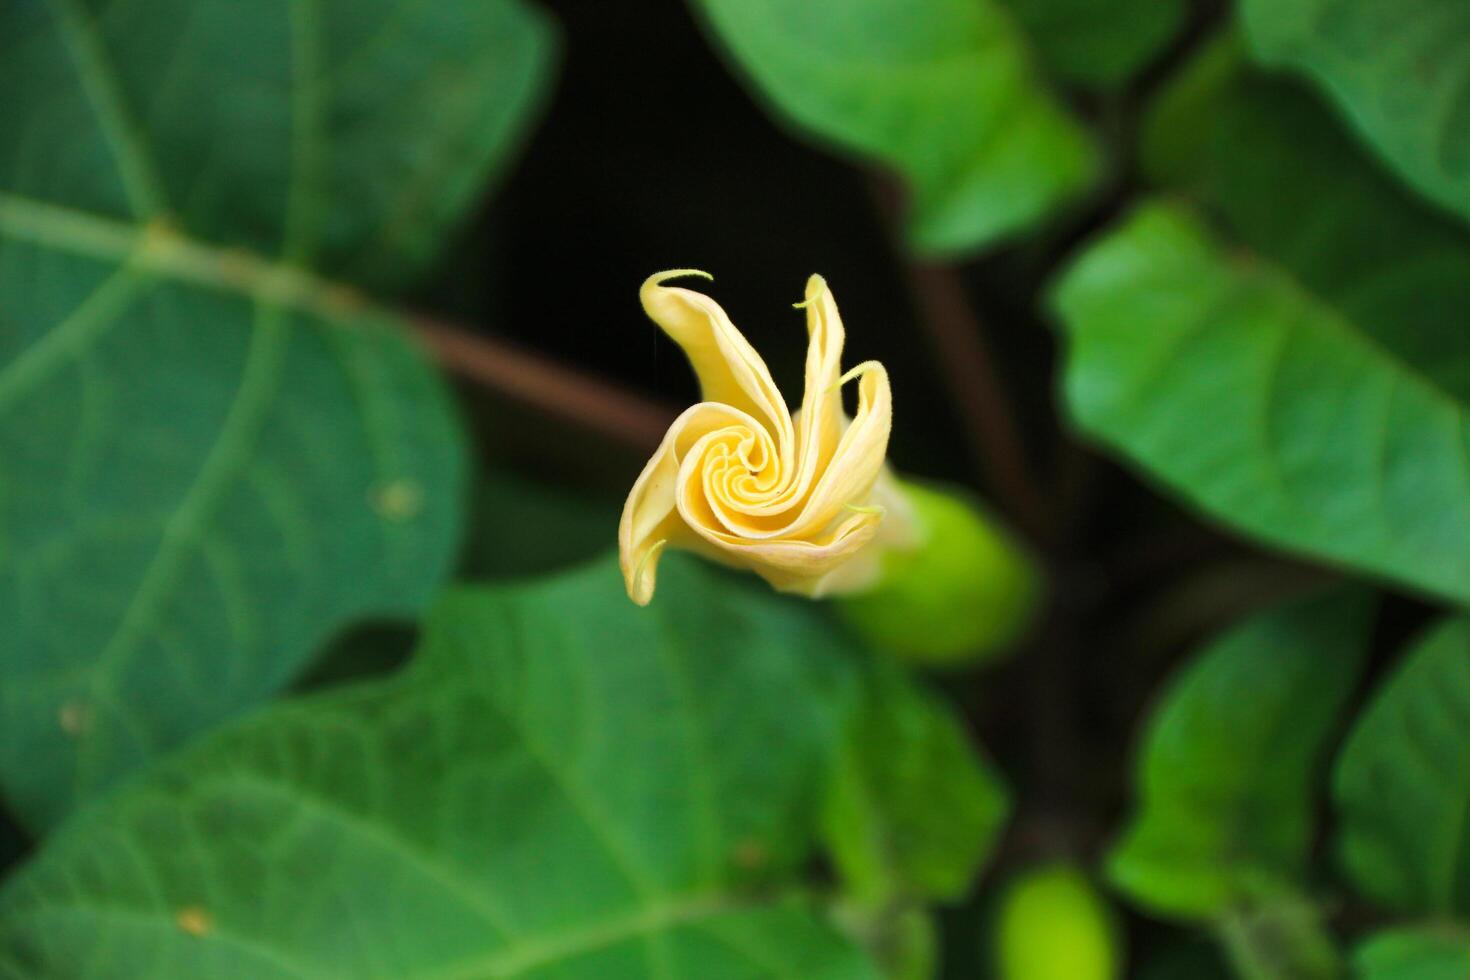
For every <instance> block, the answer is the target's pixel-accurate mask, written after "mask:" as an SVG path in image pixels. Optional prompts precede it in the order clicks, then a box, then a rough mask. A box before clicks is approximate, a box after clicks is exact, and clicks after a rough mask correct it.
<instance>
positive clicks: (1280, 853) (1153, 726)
mask: <svg viewBox="0 0 1470 980" xmlns="http://www.w3.org/2000/svg"><path fill="white" fill-rule="evenodd" d="M1369 609H1370V606H1369V603H1368V602H1367V601H1366V599H1365V598H1364V597H1363V596H1361V595H1359V594H1357V593H1333V594H1329V595H1327V596H1324V597H1319V598H1314V599H1310V600H1306V601H1299V602H1294V603H1291V604H1288V605H1284V606H1280V607H1278V608H1276V609H1274V610H1271V611H1269V612H1265V613H1261V614H1259V615H1257V616H1255V617H1254V618H1252V619H1249V620H1247V621H1246V622H1244V623H1243V624H1241V625H1239V626H1236V627H1235V628H1233V629H1232V630H1230V631H1229V632H1227V633H1226V634H1225V635H1223V636H1222V637H1220V638H1219V639H1217V640H1215V641H1214V642H1213V643H1212V644H1210V645H1209V646H1208V647H1206V648H1205V649H1204V650H1203V651H1202V652H1201V653H1200V654H1198V655H1197V656H1196V658H1195V659H1194V661H1193V662H1192V663H1190V664H1189V665H1188V666H1187V667H1186V668H1185V670H1184V671H1183V673H1182V674H1181V675H1180V676H1179V678H1178V679H1177V680H1175V681H1174V682H1172V683H1171V685H1170V688H1169V690H1168V691H1167V692H1166V693H1165V695H1164V698H1163V700H1162V701H1161V702H1160V704H1159V705H1158V707H1157V708H1155V709H1154V712H1153V716H1152V718H1151V720H1150V722H1149V728H1148V734H1147V736H1146V738H1145V740H1144V743H1143V747H1142V749H1141V751H1140V753H1139V759H1138V763H1137V769H1138V777H1137V778H1138V796H1139V799H1138V804H1137V805H1138V810H1137V813H1136V814H1135V816H1134V818H1133V820H1132V823H1131V824H1130V825H1129V827H1128V829H1127V831H1126V833H1125V834H1124V836H1123V838H1122V840H1121V841H1120V842H1119V843H1118V844H1117V845H1116V846H1115V847H1114V848H1113V851H1112V853H1111V854H1110V855H1109V859H1108V871H1109V875H1110V877H1111V878H1112V880H1113V882H1114V884H1115V885H1116V886H1117V887H1118V888H1120V889H1122V890H1123V891H1124V892H1125V893H1126V894H1127V895H1128V896H1129V897H1130V898H1131V899H1132V900H1133V901H1135V902H1137V903H1138V904H1139V905H1142V906H1144V907H1146V908H1148V909H1151V910H1153V911H1154V912H1157V913H1160V914H1164V915H1170V916H1177V917H1180V918H1190V919H1206V918H1215V917H1219V916H1222V915H1224V914H1225V913H1226V912H1227V911H1229V910H1231V909H1232V908H1234V907H1237V906H1240V905H1243V904H1255V903H1257V902H1258V901H1260V900H1263V899H1270V898H1274V897H1276V896H1279V895H1282V894H1287V893H1289V892H1290V890H1291V888H1292V886H1293V883H1294V882H1295V880H1296V879H1297V878H1298V877H1299V876H1300V875H1301V873H1302V872H1303V870H1304V867H1305V864H1306V860H1307V856H1308V851H1309V848H1310V845H1311V841H1312V836H1313V834H1312V831H1313V827H1312V804H1313V795H1314V792H1315V787H1314V776H1315V775H1316V772H1317V767H1318V764H1319V763H1320V762H1321V761H1322V760H1321V756H1322V753H1323V751H1324V750H1325V748H1326V742H1327V739H1328V737H1329V735H1330V734H1331V733H1332V728H1333V724H1334V722H1335V720H1336V718H1337V715H1338V712H1339V711H1340V709H1341V708H1342V705H1343V702H1344V701H1345V700H1346V699H1347V697H1348V694H1349V693H1350V692H1351V690H1352V687H1353V684H1354V681H1355V680H1356V679H1357V676H1358V671H1359V668H1360V665H1361V663H1362V660H1363V655H1364V652H1365V650H1366V647H1367V633H1368V619H1369Z"/></svg>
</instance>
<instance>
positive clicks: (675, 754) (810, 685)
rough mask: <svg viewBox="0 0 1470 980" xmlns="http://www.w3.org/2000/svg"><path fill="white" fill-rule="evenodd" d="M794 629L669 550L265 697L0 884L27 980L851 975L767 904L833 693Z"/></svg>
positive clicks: (823, 638)
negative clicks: (650, 565) (344, 680)
mask: <svg viewBox="0 0 1470 980" xmlns="http://www.w3.org/2000/svg"><path fill="white" fill-rule="evenodd" d="M849 653H850V651H848V650H846V649H845V648H844V647H843V646H842V644H841V642H840V640H839V639H838V638H837V636H836V635H835V634H834V633H833V632H832V631H831V630H830V628H829V627H828V626H827V625H826V624H825V622H824V621H823V620H822V618H821V617H820V615H819V614H818V613H817V612H816V611H815V610H814V609H812V608H810V607H808V606H803V605H801V604H798V603H791V602H787V601H784V600H781V599H779V598H776V597H774V596H770V595H768V594H765V593H762V592H759V591H754V590H749V589H746V588H743V587H741V586H740V585H739V584H738V583H737V582H735V581H734V580H732V579H731V578H729V577H728V576H726V575H724V574H722V573H720V572H717V571H714V570H710V569H707V568H705V567H703V566H700V565H698V564H697V563H695V562H693V561H691V560H680V559H678V558H675V559H672V560H671V564H670V565H669V567H668V570H667V571H666V572H664V574H663V575H662V576H661V578H660V581H659V595H658V600H657V601H656V602H655V603H654V604H653V606H651V607H650V608H648V609H639V608H637V607H635V606H634V605H633V604H632V603H630V602H628V600H627V598H626V596H625V595H624V594H623V588H622V582H621V579H620V577H619V575H618V573H617V569H616V567H615V565H614V564H613V563H612V562H611V561H604V562H600V563H598V564H596V565H594V566H590V567H588V568H586V569H583V570H580V571H578V572H575V573H573V574H569V575H565V576H562V577H559V578H554V579H548V580H544V581H541V582H536V583H533V584H530V585H524V586H503V587H495V588H485V589H474V590H471V589H465V590H462V591H459V592H456V593H453V594H451V595H450V596H449V597H447V598H446V599H444V600H443V601H442V602H441V603H440V604H439V606H438V607H437V608H436V611H435V613H434V614H433V615H432V616H431V617H430V618H429V620H428V624H427V632H426V636H425V639H424V642H423V645H422V647H421V649H420V652H419V654H418V657H417V659H416V660H415V661H414V663H413V665H412V666H411V667H410V668H409V669H408V670H407V671H406V672H405V673H404V674H403V675H401V676H399V677H398V678H395V679H391V680H388V681H384V682H378V683H370V684H363V685H359V686H356V687H349V688H343V689H339V690H338V691H335V692H330V693H327V694H324V695H320V696H317V697H313V698H309V699H306V700H303V701H300V702H295V703H285V704H281V705H278V706H275V707H273V708H271V709H269V710H267V711H265V712H262V713H260V714H258V715H255V716H254V717H252V718H250V719H247V720H245V721H242V722H239V723H237V724H236V725H234V726H232V727H230V728H228V729H226V730H224V731H222V732H220V733H218V734H216V735H215V736H212V737H210V738H208V739H206V740H204V741H203V742H201V743H199V744H198V745H197V746H196V747H194V748H192V749H191V750H188V751H186V752H185V753H183V754H182V755H181V756H180V757H177V758H176V759H174V760H171V761H169V762H167V763H164V764H163V765H161V766H159V767H157V768H155V769H154V770H152V771H150V772H149V773H148V774H146V775H145V777H144V778H142V779H140V780H138V781H136V782H134V783H132V784H131V785H130V786H129V787H128V788H126V789H125V790H122V791H120V792H119V793H118V794H116V795H114V796H113V797H111V798H110V799H108V800H107V801H105V802H104V803H102V804H100V805H98V806H95V807H91V808H89V809H88V810H86V811H85V812H83V813H81V814H79V815H78V816H77V818H76V819H74V820H73V821H71V822H70V823H68V825H67V826H66V827H65V828H63V829H62V830H61V831H60V832H58V833H57V834H55V835H53V836H52V837H51V839H50V840H49V841H48V842H47V843H46V844H45V846H44V847H43V848H42V850H41V852H40V854H39V855H38V856H37V857H36V858H35V860H34V861H33V862H32V863H31V864H29V865H28V866H27V867H26V868H25V869H23V870H22V871H21V872H20V873H19V874H18V875H17V876H16V877H15V878H13V879H12V881H11V882H10V883H9V885H8V886H7V888H6V889H5V890H4V891H3V893H0V950H5V951H8V952H9V953H10V955H11V956H12V958H14V959H16V960H17V961H18V962H20V963H22V964H24V965H26V966H27V967H28V968H29V969H30V970H31V971H32V972H33V974H35V975H38V976H46V977H56V978H65V977H72V976H81V975H84V973H85V972H86V971H87V969H89V967H90V966H92V965H95V964H96V963H97V962H98V961H99V960H98V959H97V958H98V957H103V956H105V958H106V960H105V962H106V963H107V965H108V971H109V972H110V973H111V974H113V975H116V976H127V977H149V978H159V980H168V978H171V977H179V978H193V977H202V976H211V977H241V978H245V977H248V978H250V980H266V978H275V977H282V978H285V977H294V978H315V977H369V976H378V977H392V978H394V980H415V978H436V980H444V978H453V977H463V978H466V980H468V978H471V977H537V978H550V977H556V978H557V980H573V978H583V977H585V978H589V980H592V978H595V980H617V978H623V977H627V978H634V980H636V978H642V977H649V976H659V977H666V978H670V980H672V978H676V977H688V978H698V980H706V978H715V977H730V978H736V977H741V978H744V977H765V976H770V977H793V976H795V977H803V978H806V977H813V978H826V980H838V978H844V980H845V978H863V980H867V978H874V976H875V974H874V972H873V970H872V968H871V967H870V966H869V965H868V964H867V963H866V962H865V960H864V959H863V958H862V957H861V955H860V954H858V953H857V952H856V951H855V950H854V949H852V948H851V947H850V946H848V945H846V944H845V943H844V942H843V941H842V940H840V939H839V938H838V937H837V936H836V935H835V934H834V933H833V932H832V931H831V930H830V929H829V928H827V927H826V926H825V925H823V924H822V923H821V922H820V921H819V919H818V918H817V916H816V915H815V914H814V913H813V911H812V909H811V908H810V906H809V905H808V904H807V903H806V902H803V901H801V900H800V899H798V898H795V897H788V898H786V899H781V898H779V897H776V896H778V895H780V894H782V893H783V891H784V892H787V893H788V894H789V888H788V887H783V886H788V885H789V883H790V882H791V879H792V875H793V874H794V871H795V869H797V868H798V867H799V865H800V862H801V861H802V860H803V859H804V858H805V856H806V855H807V852H808V848H809V845H810V842H811V828H810V826H809V823H808V820H807V817H808V815H809V812H810V808H811V807H812V805H813V804H814V800H813V798H812V797H813V796H814V795H815V793H816V785H817V783H818V782H819V780H818V778H817V777H818V776H819V775H820V773H821V772H822V770H823V768H824V767H825V765H826V764H827V756H828V754H829V753H830V751H831V742H832V740H833V739H835V738H836V734H837V726H838V723H839V714H838V706H839V705H840V704H842V703H843V701H844V699H845V698H846V697H847V696H848V694H849V691H848V684H847V683H846V682H845V680H844V678H846V677H848V675H849V670H848V669H847V663H848V662H847V658H848V654H849Z"/></svg>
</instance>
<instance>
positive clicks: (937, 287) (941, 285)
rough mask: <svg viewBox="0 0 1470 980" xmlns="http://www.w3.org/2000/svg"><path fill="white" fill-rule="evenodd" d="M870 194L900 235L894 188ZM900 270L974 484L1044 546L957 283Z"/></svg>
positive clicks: (1041, 520)
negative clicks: (953, 413) (980, 485)
mask: <svg viewBox="0 0 1470 980" xmlns="http://www.w3.org/2000/svg"><path fill="white" fill-rule="evenodd" d="M873 187H874V197H875V198H876V199H877V201H878V205H879V210H880V211H881V212H882V213H883V214H884V216H885V217H886V218H887V219H888V221H889V222H890V225H891V226H892V227H893V228H894V230H895V235H900V234H901V228H900V212H901V208H900V204H899V199H898V192H897V189H896V185H894V184H893V183H892V182H890V181H885V180H879V179H875V181H874V184H873ZM903 266H904V271H905V274H906V277H907V279H908V283H909V289H910V291H911V292H912V293H913V298H914V303H915V305H916V306H917V307H918V309H919V322H920V324H921V325H922V327H923V329H924V330H925V332H926V333H927V334H928V337H929V345H930V347H931V348H932V349H933V352H934V355H935V362H936V366H937V368H938V370H939V374H940V377H941V378H942V379H943V382H944V386H945V388H946V390H947V391H948V394H949V399H950V401H951V402H952V403H953V404H954V407H955V411H956V413H957V414H958V416H959V420H960V423H961V426H962V428H963V430H964V433H965V442H966V444H967V448H968V450H969V454H970V457H971V459H972V460H973V461H974V463H975V466H976V468H977V470H978V473H979V476H980V479H981V481H982V483H983V484H984V485H985V486H986V487H987V488H988V489H989V490H990V492H991V493H992V494H993V495H994V496H995V498H996V501H997V503H999V505H1000V506H1001V508H1002V509H1003V510H1004V511H1005V513H1006V515H1007V516H1008V517H1009V518H1010V519H1011V520H1012V521H1014V522H1015V523H1016V525H1017V526H1019V527H1020V528H1021V529H1022V530H1023V531H1025V532H1027V533H1028V534H1029V535H1030V536H1031V537H1032V538H1034V539H1042V540H1044V539H1045V538H1047V537H1049V521H1048V520H1047V515H1046V506H1045V498H1044V497H1043V496H1042V494H1041V490H1040V487H1039V485H1038V484H1037V483H1036V481H1035V479H1034V478H1033V477H1032V475H1031V467H1030V463H1029V462H1028V461H1027V458H1026V453H1025V450H1024V448H1023V447H1022V444H1021V435H1020V429H1019V427H1018V425H1017V423H1016V419H1015V415H1014V413H1013V412H1012V410H1011V404H1012V403H1011V399H1010V395H1009V393H1008V392H1007V390H1006V386H1005V384H1004V382H1003V381H1002V380H1001V376H1000V371H999V369H998V368H997V366H996V361H995V357H994V355H993V354H992V353H991V350H990V345H989V344H988V343H987V342H986V339H985V330H984V325H983V324H982V323H981V322H980V318H979V317H978V316H977V315H976V314H975V310H974V307H973V306H972V305H971V303H970V299H969V297H968V296H967V295H966V293H965V287H964V284H963V283H962V282H961V281H960V278H959V276H958V275H957V274H956V272H955V270H954V269H953V268H952V267H950V266H947V265H943V264H940V263H937V262H924V261H919V260H915V259H913V258H910V257H907V256H904V257H903Z"/></svg>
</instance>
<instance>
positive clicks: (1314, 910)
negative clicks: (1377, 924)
mask: <svg viewBox="0 0 1470 980" xmlns="http://www.w3.org/2000/svg"><path fill="white" fill-rule="evenodd" d="M1322 920H1323V913H1322V910H1321V909H1319V908H1318V907H1317V906H1316V904H1315V903H1313V902H1312V901H1310V900H1307V899H1304V898H1302V897H1301V896H1299V895H1293V894H1290V893H1285V894H1280V895H1274V896H1272V897H1271V898H1269V899H1267V900H1265V901H1262V902H1258V903H1255V904H1252V905H1250V906H1249V907H1246V908H1238V909H1235V910H1233V911H1231V912H1230V913H1229V914H1227V915H1226V916H1225V917H1224V919H1223V921H1221V922H1220V923H1219V924H1218V931H1219V934H1220V941H1221V944H1222V945H1223V946H1224V948H1225V951H1226V954H1227V956H1228V958H1229V960H1230V964H1231V968H1232V972H1233V973H1234V974H1235V976H1236V978H1237V980H1342V978H1343V977H1345V976H1346V975H1347V970H1346V967H1345V965H1344V963H1343V955H1342V951H1341V950H1339V949H1338V948H1337V944H1336V943H1335V942H1334V941H1333V938H1332V934H1331V932H1330V931H1329V930H1328V928H1327V927H1326V925H1325V924H1324V923H1323V921H1322Z"/></svg>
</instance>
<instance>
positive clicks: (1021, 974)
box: [995, 864, 1122, 980]
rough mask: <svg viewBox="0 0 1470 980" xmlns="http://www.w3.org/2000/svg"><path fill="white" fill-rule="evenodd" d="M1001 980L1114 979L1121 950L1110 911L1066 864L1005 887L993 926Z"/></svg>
mask: <svg viewBox="0 0 1470 980" xmlns="http://www.w3.org/2000/svg"><path fill="white" fill-rule="evenodd" d="M995 956H996V971H997V974H998V976H999V977H1000V980H1115V978H1116V977H1119V976H1121V975H1122V962H1121V961H1122V954H1121V950H1120V949H1119V941H1118V932H1117V927H1116V925H1115V923H1114V921H1113V915H1112V910H1111V909H1110V908H1109V906H1108V904H1107V902H1106V900H1105V899H1103V897H1102V896H1101V895H1099V894H1098V892H1097V890H1096V889H1095V888H1093V887H1092V883H1091V882H1090V881H1089V880H1088V879H1087V876H1086V875H1085V874H1083V873H1082V872H1081V871H1079V870H1078V869H1077V868H1074V867H1072V866H1071V865H1068V864H1057V865H1052V866H1050V867H1045V868H1040V869H1036V870H1032V871H1027V872H1024V873H1023V874H1022V875H1021V876H1020V877H1018V878H1017V879H1015V880H1014V881H1013V882H1012V883H1011V885H1010V886H1009V887H1008V888H1007V889H1006V892H1005V895H1004V897H1003V898H1002V899H1001V904H1000V911H999V918H998V920H997V923H996V929H995Z"/></svg>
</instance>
